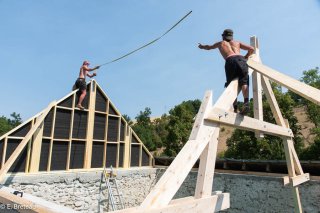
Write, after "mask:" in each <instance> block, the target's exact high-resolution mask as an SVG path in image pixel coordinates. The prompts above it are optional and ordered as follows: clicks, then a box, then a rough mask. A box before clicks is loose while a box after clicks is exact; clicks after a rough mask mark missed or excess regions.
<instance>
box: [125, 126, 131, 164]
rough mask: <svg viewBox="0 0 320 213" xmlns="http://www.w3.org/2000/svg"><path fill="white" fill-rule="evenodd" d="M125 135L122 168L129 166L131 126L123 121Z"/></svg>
mask: <svg viewBox="0 0 320 213" xmlns="http://www.w3.org/2000/svg"><path fill="white" fill-rule="evenodd" d="M125 124H126V127H125V131H126V132H125V136H124V159H123V168H124V169H127V168H129V167H130V164H129V161H130V133H131V128H130V127H129V125H128V123H127V122H125Z"/></svg>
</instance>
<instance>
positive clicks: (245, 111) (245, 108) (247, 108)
mask: <svg viewBox="0 0 320 213" xmlns="http://www.w3.org/2000/svg"><path fill="white" fill-rule="evenodd" d="M249 111H250V106H249V102H247V103H244V104H243V106H242V109H241V112H240V114H241V115H247V114H248V112H249Z"/></svg>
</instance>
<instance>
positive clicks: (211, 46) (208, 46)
mask: <svg viewBox="0 0 320 213" xmlns="http://www.w3.org/2000/svg"><path fill="white" fill-rule="evenodd" d="M218 46H219V42H218V43H215V44H213V45H202V44H200V43H199V45H198V47H199V48H200V49H203V50H212V49H216V48H217V47H218Z"/></svg>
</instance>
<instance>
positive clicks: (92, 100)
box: [84, 80, 97, 169]
mask: <svg viewBox="0 0 320 213" xmlns="http://www.w3.org/2000/svg"><path fill="white" fill-rule="evenodd" d="M96 91H97V89H96V82H95V81H94V80H92V81H91V85H90V100H89V107H88V123H87V139H86V149H85V150H86V151H85V158H84V168H85V169H90V168H91V158H92V144H93V130H94V117H95V104H96Z"/></svg>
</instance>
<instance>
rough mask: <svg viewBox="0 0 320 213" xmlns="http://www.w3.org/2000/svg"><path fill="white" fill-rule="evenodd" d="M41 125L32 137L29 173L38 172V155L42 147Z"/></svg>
mask: <svg viewBox="0 0 320 213" xmlns="http://www.w3.org/2000/svg"><path fill="white" fill-rule="evenodd" d="M43 126H44V125H43V123H42V124H41V125H40V127H39V129H37V131H36V132H35V134H34V135H33V145H32V151H31V161H30V168H29V172H38V171H39V163H40V153H41V145H42V136H43Z"/></svg>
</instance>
